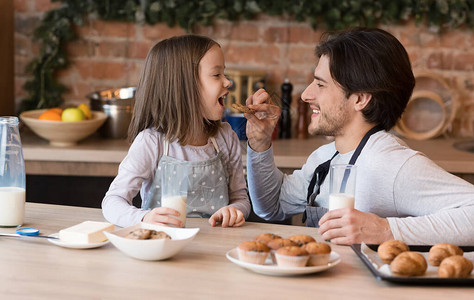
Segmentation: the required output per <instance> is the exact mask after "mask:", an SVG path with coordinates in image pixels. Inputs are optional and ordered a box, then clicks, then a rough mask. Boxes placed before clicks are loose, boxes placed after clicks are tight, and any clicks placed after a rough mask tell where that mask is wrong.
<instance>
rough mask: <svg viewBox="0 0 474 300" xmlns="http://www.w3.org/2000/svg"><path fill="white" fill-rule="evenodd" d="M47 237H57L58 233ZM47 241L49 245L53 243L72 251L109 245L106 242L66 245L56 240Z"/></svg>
mask: <svg viewBox="0 0 474 300" xmlns="http://www.w3.org/2000/svg"><path fill="white" fill-rule="evenodd" d="M49 236H52V237H59V233H53V234H50V235H49ZM48 241H50V242H51V243H53V244H55V245H57V246H60V247H64V248H72V249H91V248H98V247H102V246H104V245H106V244H107V243H109V241H108V240H107V241H103V242H100V243H90V244H77V243H66V242H63V241H61V240H56V239H48Z"/></svg>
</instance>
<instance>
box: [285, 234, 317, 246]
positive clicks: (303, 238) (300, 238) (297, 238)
mask: <svg viewBox="0 0 474 300" xmlns="http://www.w3.org/2000/svg"><path fill="white" fill-rule="evenodd" d="M289 239H290V240H292V241H293V242H295V243H297V244H298V246H300V247H301V246H303V245H305V244H307V243H311V242H316V240H315V239H314V238H313V237H312V236H310V235H305V234H297V235H292V236H290V237H289Z"/></svg>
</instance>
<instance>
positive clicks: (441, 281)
mask: <svg viewBox="0 0 474 300" xmlns="http://www.w3.org/2000/svg"><path fill="white" fill-rule="evenodd" d="M367 246H368V247H369V248H370V249H371V250H373V251H377V249H378V247H379V245H371V244H367ZM409 247H410V251H416V252H429V251H430V248H431V246H418V245H409ZM351 248H352V250H354V252H355V253H356V254H357V256H359V258H360V259H361V260H362V262H364V264H365V265H366V266H367V268H369V270H370V272H372V274H373V275H374V276H375V278H377V279H378V280H383V281H388V282H392V283H397V284H410V285H439V286H441V285H458V286H474V278H473V277H472V274H471V277H468V278H437V277H422V276H418V277H416V276H413V277H402V276H393V275H387V274H385V273H382V272H379V270H378V269H377V268H376V267H375V266H374V265H373V264H372V263H371V262H370V260H369V259H368V258H367V256H365V254H364V253H362V251H361V245H360V244H354V245H351ZM459 248H461V249H462V250H463V251H464V252H473V251H474V246H460V247H459ZM427 263H428V262H427Z"/></svg>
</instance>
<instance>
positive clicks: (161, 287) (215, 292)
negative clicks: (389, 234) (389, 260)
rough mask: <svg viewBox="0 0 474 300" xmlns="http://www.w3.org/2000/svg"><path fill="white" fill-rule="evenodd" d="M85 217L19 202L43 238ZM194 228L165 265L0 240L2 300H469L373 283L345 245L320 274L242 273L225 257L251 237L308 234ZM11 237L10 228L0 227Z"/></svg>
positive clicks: (105, 250)
mask: <svg viewBox="0 0 474 300" xmlns="http://www.w3.org/2000/svg"><path fill="white" fill-rule="evenodd" d="M85 220H96V221H103V220H104V219H103V217H102V213H101V211H100V210H99V209H93V208H80V207H72V206H57V205H48V204H34V203H27V206H26V217H25V224H24V226H26V227H37V228H40V229H41V233H42V234H43V235H48V234H51V233H54V232H57V231H58V230H59V229H61V228H65V227H68V226H71V225H74V224H77V223H80V222H82V221H85ZM186 224H187V225H188V227H199V228H201V230H200V232H199V233H198V235H197V236H196V237H195V239H194V240H193V241H192V242H191V243H190V244H189V245H188V246H187V247H186V248H185V249H184V250H183V251H182V252H181V253H179V254H178V255H176V256H175V257H173V258H171V259H169V260H166V261H140V260H136V259H133V258H130V257H128V256H126V255H125V254H123V253H121V252H120V251H119V250H118V249H116V248H115V247H114V246H113V245H112V244H107V245H106V246H103V247H101V248H96V249H89V250H76V249H67V248H61V247H58V246H55V245H53V244H51V243H49V242H48V241H47V240H42V239H32V238H12V237H0V270H1V273H0V274H1V275H0V295H1V298H2V299H17V298H21V299H26V298H28V299H237V298H238V299H317V298H322V299H326V298H334V299H348V298H351V299H397V300H400V299H407V298H410V299H446V298H448V297H449V298H450V299H456V300H458V299H468V298H470V299H472V296H473V295H474V293H473V289H472V288H468V287H418V286H403V285H393V284H389V283H385V282H381V281H377V280H376V279H375V278H374V277H373V276H372V274H371V273H370V272H369V270H368V269H367V268H366V267H365V265H364V264H363V263H362V262H361V261H360V260H359V258H358V257H357V256H356V254H355V253H354V252H353V251H352V250H351V248H349V247H347V246H336V245H332V247H333V250H334V251H336V252H337V253H339V254H340V256H341V258H342V262H341V263H340V264H338V265H337V266H335V267H333V268H332V269H329V270H327V271H325V272H321V273H315V274H311V275H306V276H296V277H276V276H267V275H261V274H257V273H254V272H252V271H249V270H246V269H243V268H241V267H239V266H237V265H235V264H233V263H232V262H230V261H229V260H227V258H226V257H225V253H226V252H227V251H228V250H230V249H232V248H234V247H236V245H237V244H239V243H240V242H242V241H245V240H250V239H252V238H253V237H254V236H256V235H257V234H260V233H263V232H272V233H275V234H279V235H282V236H285V237H286V236H290V235H293V234H310V235H312V236H314V237H316V238H317V239H319V238H320V237H319V236H318V235H317V232H316V230H315V229H314V228H306V227H298V226H288V225H273V224H263V223H246V224H245V225H244V226H243V227H240V228H220V227H215V228H213V227H210V226H209V224H208V223H207V220H205V219H188V220H187V221H186ZM0 230H1V231H2V232H13V231H14V229H12V228H1V229H0Z"/></svg>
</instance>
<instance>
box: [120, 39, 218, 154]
mask: <svg viewBox="0 0 474 300" xmlns="http://www.w3.org/2000/svg"><path fill="white" fill-rule="evenodd" d="M214 45H218V44H217V43H216V42H215V41H213V40H212V39H210V38H207V37H204V36H199V35H183V36H177V37H172V38H169V39H165V40H163V41H161V42H159V43H157V44H156V45H154V46H153V47H152V48H151V49H150V51H149V52H148V55H147V57H146V60H145V65H144V67H143V70H142V74H141V77H140V81H139V83H138V86H137V90H136V93H135V107H134V111H133V117H132V121H131V123H130V127H129V129H128V140H129V142H133V140H134V139H135V137H136V136H137V135H138V133H140V132H141V131H143V130H144V129H146V128H153V129H156V130H157V131H159V132H161V133H163V134H164V135H165V138H166V139H167V140H169V141H170V142H172V141H175V140H178V142H179V143H180V144H181V145H187V144H189V143H190V142H191V141H192V140H193V138H195V137H198V136H201V135H202V133H203V132H205V133H206V134H207V135H208V136H213V135H215V134H216V133H217V130H218V128H219V126H220V124H221V123H220V121H210V120H207V119H205V118H204V117H203V116H204V114H203V111H202V105H201V94H200V81H199V62H200V61H201V59H202V57H203V56H204V54H205V53H206V52H207V51H208V50H209V49H210V48H211V47H212V46H214Z"/></svg>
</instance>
